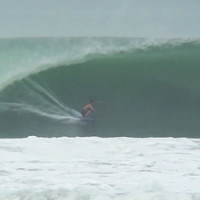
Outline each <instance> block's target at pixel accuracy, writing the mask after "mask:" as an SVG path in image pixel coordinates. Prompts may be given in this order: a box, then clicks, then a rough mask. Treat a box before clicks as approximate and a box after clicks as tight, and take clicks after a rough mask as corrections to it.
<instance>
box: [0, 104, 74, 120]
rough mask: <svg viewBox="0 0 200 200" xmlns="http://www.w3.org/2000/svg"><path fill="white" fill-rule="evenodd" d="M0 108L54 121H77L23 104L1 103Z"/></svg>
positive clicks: (70, 117) (71, 117)
mask: <svg viewBox="0 0 200 200" xmlns="http://www.w3.org/2000/svg"><path fill="white" fill-rule="evenodd" d="M1 106H3V107H4V109H5V110H11V111H25V112H29V113H34V114H38V115H40V116H44V117H48V118H51V119H56V120H77V118H76V117H73V116H67V115H66V114H65V115H64V114H63V115H62V114H60V113H55V114H52V113H49V112H45V111H42V110H41V109H39V108H36V107H34V106H32V105H28V104H24V103H1Z"/></svg>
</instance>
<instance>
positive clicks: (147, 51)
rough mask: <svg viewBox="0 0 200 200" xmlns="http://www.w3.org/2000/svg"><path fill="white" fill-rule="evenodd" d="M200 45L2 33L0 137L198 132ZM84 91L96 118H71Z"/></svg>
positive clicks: (188, 134) (177, 41) (192, 134)
mask: <svg viewBox="0 0 200 200" xmlns="http://www.w3.org/2000/svg"><path fill="white" fill-rule="evenodd" d="M199 53H200V41H199V40H198V39H196V40H181V39H171V40H150V39H140V38H139V39H136V38H26V39H24V38H21V39H1V40H0V62H1V63H0V71H1V75H0V84H1V92H0V102H1V104H0V111H1V112H0V115H1V122H0V129H1V131H0V132H1V137H24V136H28V135H38V136H63V135H65V136H90V135H98V136H102V137H113V136H130V137H149V136H151V137H157V136H161V137H163V136H164V137H165V136H167V137H199V116H200V95H199V91H200V88H199V87H200V79H199V75H200V68H199V64H200V57H199ZM90 99H97V100H100V101H102V103H101V104H96V105H95V106H94V107H95V108H96V109H97V112H96V113H92V114H91V117H92V118H94V119H95V121H96V123H95V125H94V124H93V125H91V124H89V123H79V122H80V120H78V119H79V117H80V116H81V114H80V111H81V108H82V106H84V105H85V104H86V103H88V101H89V100H90Z"/></svg>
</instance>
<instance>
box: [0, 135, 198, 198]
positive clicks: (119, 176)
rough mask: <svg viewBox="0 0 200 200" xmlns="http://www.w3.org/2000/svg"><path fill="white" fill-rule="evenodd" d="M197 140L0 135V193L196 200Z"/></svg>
mask: <svg viewBox="0 0 200 200" xmlns="http://www.w3.org/2000/svg"><path fill="white" fill-rule="evenodd" d="M199 154H200V140H199V139H186V138H177V139H175V138H143V139H142V138H125V137H124V138H123V137H122V138H98V137H89V138H79V137H77V138H67V137H63V138H38V137H34V136H31V137H28V138H25V139H1V140H0V155H1V156H0V169H1V170H0V198H1V199H3V200H4V199H9V200H21V199H28V200H29V199H30V200H36V199H37V200H40V199H41V200H49V199H55V200H64V199H69V200H80V199H81V200H82V199H84V200H85V199H91V200H100V199H104V200H110V199H112V200H113V199H114V200H132V199H133V200H171V199H175V200H199V199H200V192H199V188H200V182H199V179H200V166H199V163H200V157H199Z"/></svg>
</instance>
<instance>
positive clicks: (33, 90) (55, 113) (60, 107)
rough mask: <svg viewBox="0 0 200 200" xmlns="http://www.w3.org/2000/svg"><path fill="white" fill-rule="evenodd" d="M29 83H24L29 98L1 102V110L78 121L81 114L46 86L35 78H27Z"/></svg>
mask: <svg viewBox="0 0 200 200" xmlns="http://www.w3.org/2000/svg"><path fill="white" fill-rule="evenodd" d="M26 80H27V81H26V83H28V85H26V86H25V85H23V87H24V88H25V90H24V91H25V92H26V96H28V99H27V98H23V99H21V98H20V99H19V100H16V101H14V102H2V103H0V109H1V110H8V111H17V112H27V113H34V114H37V115H39V116H43V117H48V118H51V119H55V120H68V121H67V122H72V121H73V122H74V121H77V119H78V117H80V116H81V114H80V113H79V112H78V111H76V110H74V109H71V108H68V107H67V106H65V105H64V104H62V103H61V102H60V101H59V100H58V99H57V98H56V97H55V95H54V96H53V95H52V94H51V93H50V92H48V91H47V90H46V89H45V88H43V87H42V86H41V85H39V84H38V83H36V82H34V81H33V80H30V79H26Z"/></svg>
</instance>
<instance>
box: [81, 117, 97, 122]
mask: <svg viewBox="0 0 200 200" xmlns="http://www.w3.org/2000/svg"><path fill="white" fill-rule="evenodd" d="M79 120H80V121H84V122H94V121H95V120H94V119H92V118H89V117H79Z"/></svg>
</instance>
